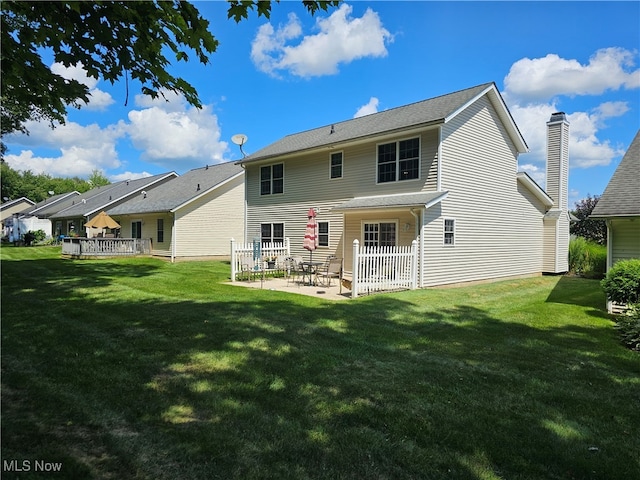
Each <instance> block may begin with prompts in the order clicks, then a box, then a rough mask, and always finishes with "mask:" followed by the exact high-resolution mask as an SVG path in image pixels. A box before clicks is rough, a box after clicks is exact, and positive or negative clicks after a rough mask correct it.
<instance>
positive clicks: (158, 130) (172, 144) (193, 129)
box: [123, 96, 228, 168]
mask: <svg viewBox="0 0 640 480" xmlns="http://www.w3.org/2000/svg"><path fill="white" fill-rule="evenodd" d="M167 98H169V96H167ZM137 103H138V104H140V105H145V106H148V108H144V109H140V110H132V111H130V112H129V115H128V118H129V123H128V124H126V125H124V123H123V129H124V130H125V131H126V132H127V134H128V136H129V138H130V139H131V141H132V143H133V145H134V146H135V148H137V149H139V150H142V151H143V152H144V153H143V157H144V158H145V160H147V161H149V162H151V163H155V164H158V165H163V166H167V165H170V164H171V163H172V162H175V161H180V163H181V166H182V167H184V168H193V167H199V166H203V165H206V164H207V163H220V162H222V161H223V154H224V153H225V152H226V151H227V148H228V144H227V142H223V141H220V127H219V126H218V118H217V116H216V115H215V114H213V113H212V108H211V106H204V107H203V108H202V109H200V110H199V109H197V108H195V107H189V106H188V105H187V104H186V102H185V101H184V99H183V98H182V97H175V98H173V100H172V101H170V102H166V101H165V100H164V99H156V100H149V99H143V98H142V97H140V98H137Z"/></svg>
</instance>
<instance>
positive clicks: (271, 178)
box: [260, 163, 284, 195]
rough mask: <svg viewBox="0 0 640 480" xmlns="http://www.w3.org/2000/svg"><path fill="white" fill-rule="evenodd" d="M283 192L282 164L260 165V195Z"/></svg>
mask: <svg viewBox="0 0 640 480" xmlns="http://www.w3.org/2000/svg"><path fill="white" fill-rule="evenodd" d="M283 192H284V164H283V163H276V164H275V165H267V166H266V167H260V195H273V194H276V193H283Z"/></svg>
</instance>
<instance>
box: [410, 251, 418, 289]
mask: <svg viewBox="0 0 640 480" xmlns="http://www.w3.org/2000/svg"><path fill="white" fill-rule="evenodd" d="M417 287H418V241H417V240H414V241H413V242H411V290H415V289H416V288H417Z"/></svg>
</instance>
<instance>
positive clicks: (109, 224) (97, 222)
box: [84, 211, 120, 228]
mask: <svg viewBox="0 0 640 480" xmlns="http://www.w3.org/2000/svg"><path fill="white" fill-rule="evenodd" d="M84 226H85V227H88V228H120V224H119V223H118V222H116V221H115V220H114V219H113V218H111V217H110V216H109V215H107V212H105V211H102V212H100V213H99V214H98V215H96V216H95V217H93V218H92V219H91V220H89V221H88V222H87V223H85V225H84Z"/></svg>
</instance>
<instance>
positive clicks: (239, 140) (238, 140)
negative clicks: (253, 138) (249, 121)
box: [231, 133, 249, 147]
mask: <svg viewBox="0 0 640 480" xmlns="http://www.w3.org/2000/svg"><path fill="white" fill-rule="evenodd" d="M248 138H249V137H247V136H246V135H245V134H244V133H236V134H235V135H234V136H233V137H231V141H232V142H233V143H235V144H236V145H238V146H240V147H241V146H242V145H244V144H245V143H247V139H248Z"/></svg>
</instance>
